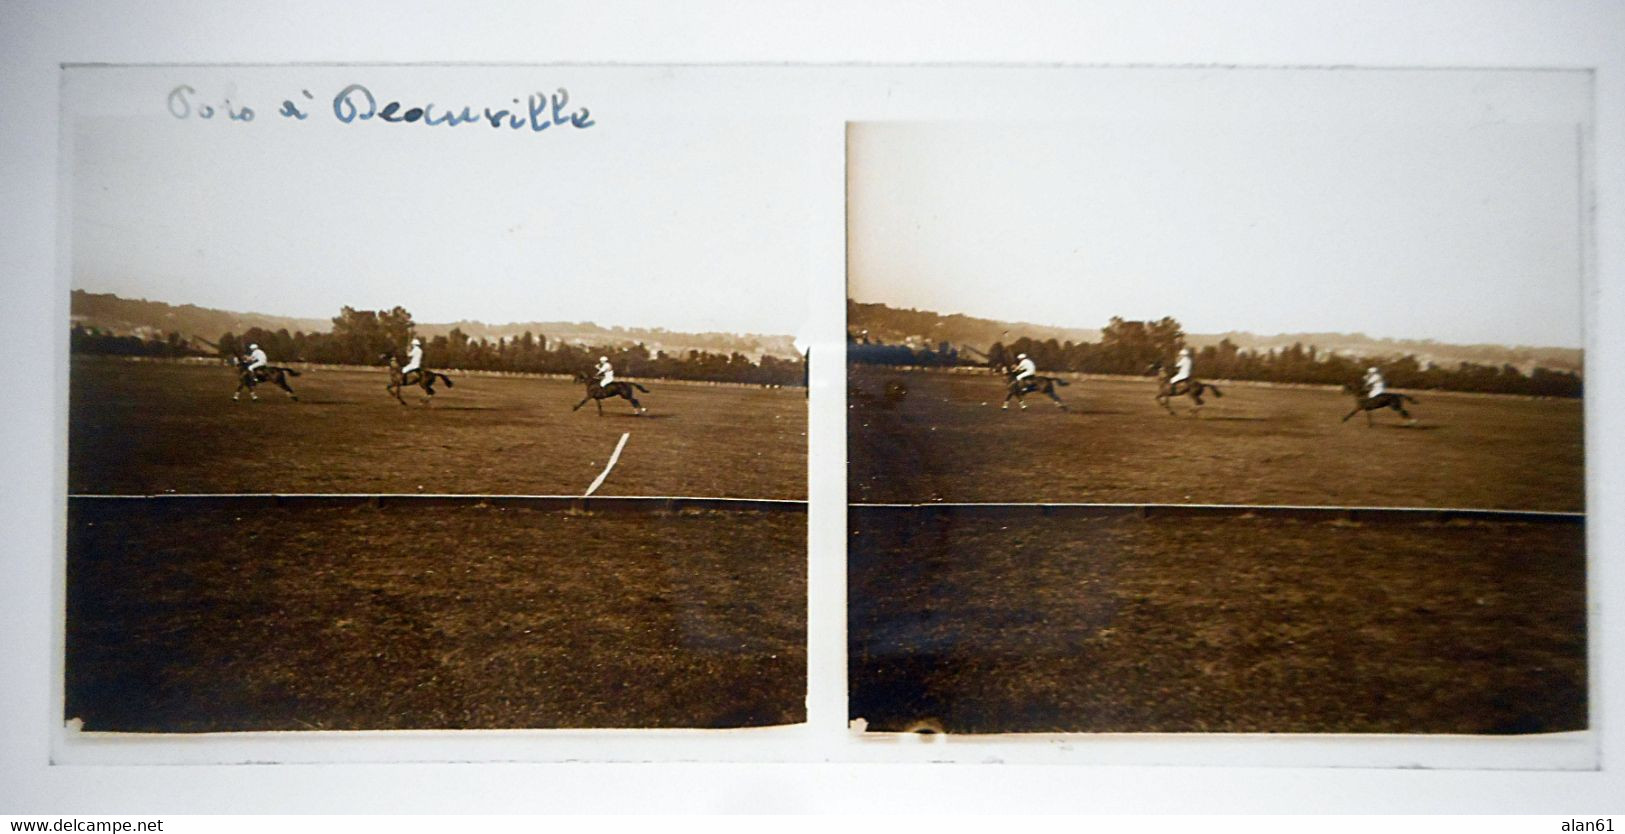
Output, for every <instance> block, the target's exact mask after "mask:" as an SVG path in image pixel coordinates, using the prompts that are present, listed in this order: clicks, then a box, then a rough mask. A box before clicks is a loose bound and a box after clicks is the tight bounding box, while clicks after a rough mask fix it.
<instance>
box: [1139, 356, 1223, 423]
mask: <svg viewBox="0 0 1625 834" xmlns="http://www.w3.org/2000/svg"><path fill="white" fill-rule="evenodd" d="M1147 370H1148V371H1149V372H1150V373H1152V374H1154V375H1155V376H1156V377H1157V405H1160V406H1162V407H1163V408H1165V409H1167V410H1168V413H1169V414H1174V415H1177V414H1179V412H1177V411H1175V410H1174V407H1173V405H1172V404H1171V403H1170V402H1169V401H1170V400H1172V399H1173V398H1174V397H1190V398H1191V402H1192V403H1194V405H1193V406H1192V407H1191V416H1193V417H1194V416H1196V415H1197V414H1198V413H1200V412H1201V410H1202V395H1203V394H1206V393H1208V392H1209V391H1211V392H1213V396H1215V397H1222V396H1224V392H1223V391H1220V390H1219V386H1217V385H1214V384H1213V383H1211V382H1201V381H1199V380H1197V379H1194V378H1192V379H1182V380H1180V381H1178V382H1172V381H1171V380H1172V379H1173V378H1174V369H1173V368H1172V367H1170V366H1167V365H1164V364H1163V363H1162V360H1160V359H1159V360H1157V361H1156V362H1152V363H1151V367H1150V368H1148V369H1147Z"/></svg>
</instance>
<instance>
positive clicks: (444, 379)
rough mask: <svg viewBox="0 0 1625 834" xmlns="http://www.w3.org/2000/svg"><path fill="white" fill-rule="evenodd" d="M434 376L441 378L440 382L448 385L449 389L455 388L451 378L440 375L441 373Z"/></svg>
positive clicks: (437, 372)
mask: <svg viewBox="0 0 1625 834" xmlns="http://www.w3.org/2000/svg"><path fill="white" fill-rule="evenodd" d="M434 375H435V376H437V377H440V381H441V382H444V383H446V387H447V388H451V387H453V385H452V381H451V377H449V376H446V375H445V374H443V373H440V372H439V371H435V374H434Z"/></svg>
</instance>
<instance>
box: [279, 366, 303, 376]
mask: <svg viewBox="0 0 1625 834" xmlns="http://www.w3.org/2000/svg"><path fill="white" fill-rule="evenodd" d="M277 370H279V371H281V372H283V373H285V374H287V375H288V376H298V375H299V372H298V371H296V370H294V369H292V368H277Z"/></svg>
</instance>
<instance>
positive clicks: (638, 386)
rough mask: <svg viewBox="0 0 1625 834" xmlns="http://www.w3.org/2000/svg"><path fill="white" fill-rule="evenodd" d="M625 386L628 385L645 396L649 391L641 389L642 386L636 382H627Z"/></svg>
mask: <svg viewBox="0 0 1625 834" xmlns="http://www.w3.org/2000/svg"><path fill="white" fill-rule="evenodd" d="M627 385H630V386H632V387H633V388H636V389H638V390H639V391H642V392H643V393H645V394H647V393H649V389H647V388H645V387H643V386H642V385H639V384H637V383H636V382H628V383H627Z"/></svg>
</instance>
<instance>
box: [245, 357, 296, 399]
mask: <svg viewBox="0 0 1625 834" xmlns="http://www.w3.org/2000/svg"><path fill="white" fill-rule="evenodd" d="M248 364H249V362H248V360H247V359H245V358H243V357H240V356H239V357H238V358H237V393H235V394H232V395H231V398H232V399H233V400H236V399H237V398H239V397H241V396H242V395H243V391H245V390H246V391H247V392H248V398H249V399H250V400H258V399H259V395H258V394H255V393H254V386H256V385H259V384H260V383H262V382H269V383H270V384H272V385H275V386H276V387H278V388H281V389H282V390H283V391H286V392H287V394H288V396H289V397H290V398H292V399H293V401H294V402H298V401H299V395H298V394H295V393H294V392H293V387H292V386H290V385H289V384H288V377H290V376H298V375H299V372H298V371H296V370H294V369H292V368H283V367H278V366H276V365H264V366H261V367H258V368H255V369H253V370H249V368H248Z"/></svg>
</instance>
